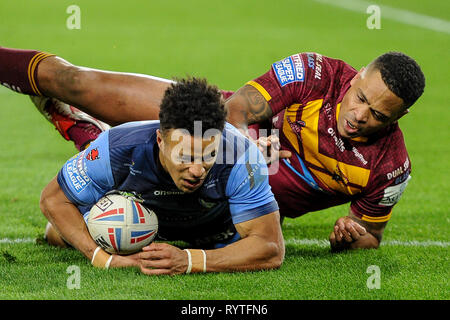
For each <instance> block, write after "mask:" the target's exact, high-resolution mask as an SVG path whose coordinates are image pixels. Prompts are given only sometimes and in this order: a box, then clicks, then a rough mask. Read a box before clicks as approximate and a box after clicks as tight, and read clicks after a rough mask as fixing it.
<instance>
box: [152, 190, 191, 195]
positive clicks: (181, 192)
mask: <svg viewBox="0 0 450 320" xmlns="http://www.w3.org/2000/svg"><path fill="white" fill-rule="evenodd" d="M153 194H154V195H155V196H173V195H180V194H184V192H183V191H165V190H155V191H153Z"/></svg>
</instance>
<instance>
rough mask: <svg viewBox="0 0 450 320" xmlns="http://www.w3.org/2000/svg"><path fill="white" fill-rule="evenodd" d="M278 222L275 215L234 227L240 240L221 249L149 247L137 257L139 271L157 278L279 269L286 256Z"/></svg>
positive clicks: (154, 244) (155, 245)
mask: <svg viewBox="0 0 450 320" xmlns="http://www.w3.org/2000/svg"><path fill="white" fill-rule="evenodd" d="M279 221H280V218H279V213H278V211H277V212H273V213H270V214H267V215H264V216H261V217H259V218H256V219H253V220H249V221H246V222H243V223H239V224H236V230H237V231H238V232H239V234H240V236H241V240H239V241H236V242H234V243H232V244H230V245H228V246H226V247H224V248H220V249H213V250H198V249H188V250H189V253H188V252H187V250H181V249H179V248H177V247H174V246H172V245H169V244H165V243H152V244H151V245H150V246H148V247H145V248H144V250H143V252H141V253H140V254H139V255H140V264H141V271H142V272H143V273H145V274H149V275H160V274H180V273H190V272H192V273H193V272H233V271H252V270H264V269H275V268H279V267H280V266H281V264H282V262H283V260H284V252H285V249H284V240H283V235H282V231H281V226H280V223H279ZM189 255H190V258H189ZM189 261H191V263H190V264H189Z"/></svg>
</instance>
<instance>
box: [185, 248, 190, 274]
mask: <svg viewBox="0 0 450 320" xmlns="http://www.w3.org/2000/svg"><path fill="white" fill-rule="evenodd" d="M184 251H186V252H187V255H188V267H187V269H186V274H189V273H191V269H192V256H191V251H190V250H189V249H184Z"/></svg>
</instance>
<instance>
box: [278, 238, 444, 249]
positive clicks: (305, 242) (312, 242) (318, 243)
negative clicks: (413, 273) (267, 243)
mask: <svg viewBox="0 0 450 320" xmlns="http://www.w3.org/2000/svg"><path fill="white" fill-rule="evenodd" d="M285 243H286V244H289V245H302V246H313V247H322V248H325V247H329V246H330V242H329V241H328V240H326V239H287V240H286V241H285ZM381 246H393V247H442V248H448V247H450V242H449V241H431V240H425V241H418V240H409V241H401V240H384V241H381Z"/></svg>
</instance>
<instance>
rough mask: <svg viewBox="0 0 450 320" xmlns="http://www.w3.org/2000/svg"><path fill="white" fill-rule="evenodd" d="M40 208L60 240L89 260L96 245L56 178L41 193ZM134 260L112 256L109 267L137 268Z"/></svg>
mask: <svg viewBox="0 0 450 320" xmlns="http://www.w3.org/2000/svg"><path fill="white" fill-rule="evenodd" d="M40 208H41V211H42V213H43V214H44V215H45V217H46V218H47V219H48V220H49V221H50V223H51V224H52V226H53V227H54V228H55V229H56V230H57V232H58V233H59V234H60V235H61V236H62V238H64V240H65V241H66V242H68V243H70V244H71V245H72V246H74V247H75V248H76V249H77V250H79V251H80V252H81V253H82V254H83V255H84V256H85V257H86V258H88V259H89V260H91V259H92V257H93V255H94V251H95V249H96V248H97V247H98V245H97V244H96V243H95V241H94V240H93V239H92V237H91V236H90V234H89V231H88V230H87V227H86V223H85V222H84V219H83V216H82V215H81V213H80V211H79V210H78V209H77V207H76V206H75V205H74V204H73V203H72V202H70V200H69V199H68V198H67V197H66V195H65V194H64V192H63V191H62V189H61V187H60V186H59V184H58V182H57V179H56V178H54V179H52V180H51V181H50V183H49V184H48V185H47V186H46V187H45V189H44V190H43V191H42V194H41V200H40ZM136 258H137V257H136V256H128V257H121V256H118V255H113V259H112V260H111V264H110V266H111V267H130V266H137V264H138V262H137V259H136Z"/></svg>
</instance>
